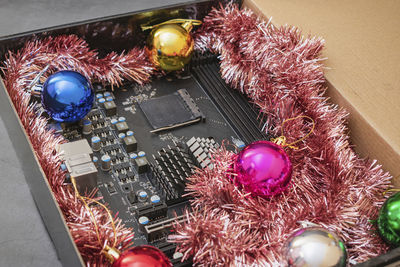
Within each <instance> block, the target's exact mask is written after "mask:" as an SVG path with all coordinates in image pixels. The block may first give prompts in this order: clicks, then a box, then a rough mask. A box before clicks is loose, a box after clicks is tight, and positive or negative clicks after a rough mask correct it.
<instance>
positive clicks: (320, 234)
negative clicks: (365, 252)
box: [284, 227, 347, 267]
mask: <svg viewBox="0 0 400 267" xmlns="http://www.w3.org/2000/svg"><path fill="white" fill-rule="evenodd" d="M284 250H285V251H284V253H285V257H286V261H287V264H288V266H296V267H300V266H301V267H328V266H329V267H330V266H335V267H345V266H346V262H347V252H346V247H345V245H344V243H343V241H341V240H340V239H339V238H338V237H337V236H336V235H334V234H332V233H330V232H329V231H328V230H326V229H324V228H321V227H310V228H303V229H300V230H298V231H296V232H295V233H293V234H292V235H291V236H290V237H289V239H288V241H287V242H286V244H285V248H284Z"/></svg>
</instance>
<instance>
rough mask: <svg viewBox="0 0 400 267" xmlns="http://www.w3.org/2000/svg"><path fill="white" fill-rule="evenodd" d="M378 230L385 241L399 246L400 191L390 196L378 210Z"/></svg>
mask: <svg viewBox="0 0 400 267" xmlns="http://www.w3.org/2000/svg"><path fill="white" fill-rule="evenodd" d="M378 230H379V234H380V235H381V236H382V238H383V240H385V242H386V243H388V244H389V245H391V246H393V247H398V246H400V192H399V193H396V194H395V195H393V196H391V197H390V198H388V199H387V200H386V202H385V203H384V204H383V206H382V208H381V210H380V211H379V217H378Z"/></svg>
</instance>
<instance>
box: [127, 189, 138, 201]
mask: <svg viewBox="0 0 400 267" xmlns="http://www.w3.org/2000/svg"><path fill="white" fill-rule="evenodd" d="M128 200H129V203H131V204H134V203H136V201H137V196H136V193H135V191H133V190H132V191H130V192H129V194H128Z"/></svg>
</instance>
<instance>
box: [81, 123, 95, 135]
mask: <svg viewBox="0 0 400 267" xmlns="http://www.w3.org/2000/svg"><path fill="white" fill-rule="evenodd" d="M82 124H83V125H82V133H83V134H85V135H89V134H91V133H92V130H93V129H92V127H93V126H92V122H91V121H90V120H83V123H82Z"/></svg>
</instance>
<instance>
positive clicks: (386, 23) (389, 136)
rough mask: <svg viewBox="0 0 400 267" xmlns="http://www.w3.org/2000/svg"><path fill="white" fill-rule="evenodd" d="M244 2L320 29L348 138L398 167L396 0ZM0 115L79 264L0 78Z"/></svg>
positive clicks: (164, 12) (50, 221) (124, 20)
mask: <svg viewBox="0 0 400 267" xmlns="http://www.w3.org/2000/svg"><path fill="white" fill-rule="evenodd" d="M182 2H184V1H182ZM167 4H168V2H163V5H167ZM215 4H216V2H215V1H212V0H209V1H208V0H203V1H196V2H190V3H182V4H180V5H177V6H171V7H168V8H161V9H159V10H158V11H155V10H151V11H150V12H149V11H146V12H135V11H133V12H132V13H127V14H124V15H118V16H113V17H109V18H105V19H97V20H91V21H85V22H82V23H74V24H73V25H65V26H60V27H54V28H52V29H44V30H39V31H35V32H29V33H24V34H19V35H14V36H8V37H4V38H0V53H1V54H2V55H4V52H5V51H7V50H8V49H12V50H16V49H18V48H20V47H21V46H22V45H23V43H24V42H25V41H26V40H28V39H29V38H31V37H32V35H33V34H36V35H38V36H43V35H58V34H64V33H76V34H78V35H82V34H84V33H85V31H84V30H83V29H92V30H97V29H100V27H102V25H104V24H107V23H108V24H110V23H111V24H112V23H117V22H118V23H120V24H121V25H127V24H129V23H132V22H134V23H140V21H141V20H143V19H146V20H148V19H151V18H154V17H155V16H158V17H159V18H160V16H161V17H163V18H164V19H168V18H171V17H176V16H177V15H176V14H186V13H185V12H195V14H196V16H194V17H193V16H192V18H196V19H201V18H202V17H203V16H204V15H205V14H206V13H207V12H208V11H209V9H210V7H211V5H215ZM245 4H246V5H247V6H249V7H250V8H252V9H253V10H255V11H256V12H259V14H263V16H266V17H271V16H272V17H273V18H274V19H273V20H272V21H273V23H275V24H283V23H289V24H292V25H297V26H300V27H301V28H303V30H304V31H305V32H306V33H307V32H310V33H312V34H315V35H320V36H323V37H324V38H325V39H326V40H327V48H326V50H325V56H327V57H329V59H328V60H327V61H326V62H325V64H326V66H328V67H330V68H331V69H330V70H328V71H327V72H326V78H327V82H328V85H329V88H330V89H329V93H330V95H331V96H332V101H333V102H335V103H338V104H340V105H341V106H344V107H346V108H347V109H348V111H349V112H350V113H351V119H350V129H351V136H352V138H353V142H354V144H356V145H357V149H358V151H359V152H360V153H362V155H366V156H367V155H369V156H370V157H371V158H378V159H379V161H380V162H381V163H382V164H384V167H385V168H386V169H387V170H390V171H391V172H392V174H393V175H395V176H396V175H399V174H400V164H397V162H398V160H399V158H400V155H399V153H400V136H399V135H398V134H397V132H400V131H399V130H400V121H399V120H397V116H398V115H400V106H399V105H397V106H396V104H398V103H399V102H400V92H399V91H398V90H396V89H397V88H396V86H399V85H400V82H399V76H400V75H399V74H400V65H399V64H398V63H397V62H399V61H400V54H399V53H397V54H396V51H397V49H398V47H400V46H399V44H400V35H399V33H398V29H399V28H400V27H399V26H400V20H398V16H396V15H397V14H396V11H397V10H399V8H400V2H396V1H394V0H390V1H387V2H384V3H382V2H380V3H375V2H373V1H372V0H368V1H361V0H356V1H353V2H345V1H344V0H339V2H338V1H334V2H326V1H322V0H320V1H317V0H315V1H307V2H304V1H303V2H302V1H300V0H292V1H276V0H275V1H273V0H268V1H266V0H246V1H245ZM344 7H345V8H344ZM180 12H181V13H180ZM193 14H194V13H192V15H193ZM377 14H378V15H379V16H378V15H377ZM102 23H104V24H102ZM86 26H87V27H86ZM105 34H107V33H105ZM104 37H105V36H102V34H99V35H97V37H94V36H93V37H90V36H89V37H88V38H87V40H88V42H89V43H90V44H91V46H92V47H98V48H102V49H104V50H107V49H112V50H117V51H119V50H122V49H126V48H129V47H126V45H127V42H124V41H125V40H119V41H117V42H116V40H113V39H112V38H104ZM135 38H136V39H135V40H130V42H129V44H132V43H135V42H136V41H137V42H138V43H140V42H143V40H144V38H143V35H142V34H138V35H137V36H135ZM139 40H142V41H139ZM396 74H397V75H396ZM396 96H397V97H396ZM0 115H1V116H2V119H3V120H4V122H5V125H6V126H7V130H8V133H9V135H10V137H11V139H12V142H13V145H14V147H15V149H16V151H17V154H18V157H19V158H20V160H21V161H22V162H24V164H23V168H24V173H25V176H26V180H27V183H28V184H29V186H30V189H31V192H32V195H33V197H34V199H35V202H36V204H37V206H38V209H39V211H40V213H41V216H42V218H43V221H44V223H45V225H46V227H47V230H48V232H49V234H50V236H51V238H52V240H53V242H54V244H55V247H56V250H57V253H58V255H59V257H60V260H61V262H62V263H63V265H64V266H84V263H83V261H82V258H81V256H80V254H79V252H78V251H77V248H76V246H75V244H74V242H73V240H72V238H71V235H70V233H69V231H68V227H67V226H66V224H65V221H64V219H63V216H62V214H61V211H60V209H59V207H58V205H57V204H56V202H55V199H54V197H53V195H52V193H51V191H50V187H49V185H48V183H47V180H46V178H45V177H44V174H43V171H42V169H41V167H40V166H39V164H38V162H37V158H36V157H35V154H34V152H33V151H32V146H31V144H30V142H29V139H28V137H27V136H26V134H25V132H24V130H23V128H22V125H21V123H20V121H19V119H18V116H17V115H16V112H15V109H14V107H13V106H12V104H11V101H10V98H9V96H8V94H7V92H6V90H5V87H4V84H3V82H0ZM397 255H400V248H399V249H396V250H393V251H392V252H390V253H389V254H387V255H383V256H380V257H377V258H376V259H373V260H371V261H369V262H367V263H364V264H361V265H360V266H378V265H379V266H383V265H386V264H391V263H395V262H396V260H397V259H398V258H400V256H397Z"/></svg>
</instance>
